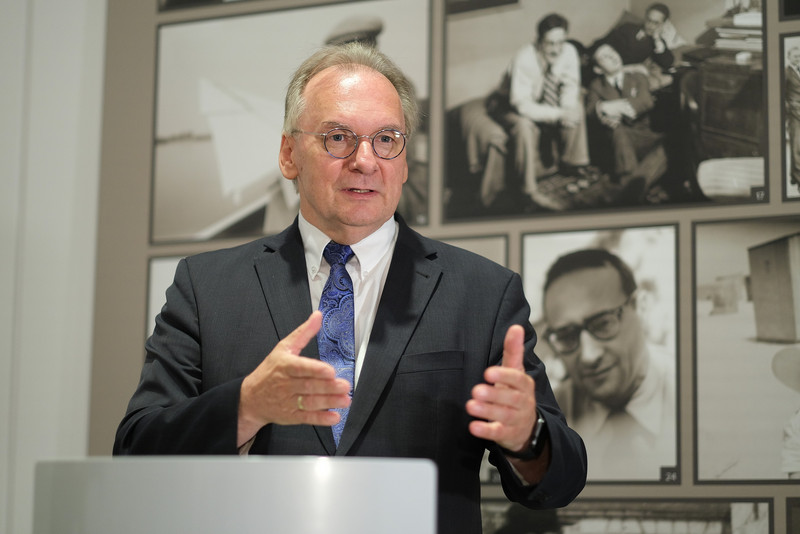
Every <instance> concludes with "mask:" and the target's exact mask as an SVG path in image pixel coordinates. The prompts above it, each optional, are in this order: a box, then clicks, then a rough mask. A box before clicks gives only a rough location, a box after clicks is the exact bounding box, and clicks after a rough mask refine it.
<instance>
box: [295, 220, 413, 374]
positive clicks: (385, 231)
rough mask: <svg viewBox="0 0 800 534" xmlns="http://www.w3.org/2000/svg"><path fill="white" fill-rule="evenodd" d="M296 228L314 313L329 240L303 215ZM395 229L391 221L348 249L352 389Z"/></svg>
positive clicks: (325, 273) (386, 270) (325, 270)
mask: <svg viewBox="0 0 800 534" xmlns="http://www.w3.org/2000/svg"><path fill="white" fill-rule="evenodd" d="M299 227H300V235H301V236H302V238H303V248H304V249H305V255H306V267H307V269H308V287H309V289H310V292H311V306H312V307H313V309H315V310H316V309H318V308H319V300H320V297H321V295H322V290H323V289H324V287H325V282H327V281H328V275H329V274H330V265H328V262H327V261H325V258H323V257H322V251H323V250H325V246H326V245H327V244H328V242H329V241H330V240H331V239H330V238H329V237H328V236H326V235H325V234H324V233H323V232H322V231H321V230H320V229H318V228H316V227H315V226H313V225H312V224H311V223H309V222H308V221H307V220H306V219H305V218H304V217H303V214H302V213H301V214H300V216H299ZM398 228H399V225H398V223H397V222H396V221H395V220H394V218H391V219H389V220H388V221H386V222H385V223H384V224H383V226H381V227H380V228H378V230H376V231H375V232H373V233H372V234H370V235H368V236H367V237H365V238H364V239H362V240H361V241H359V242H358V243H355V244H353V245H350V248H351V249H352V250H353V253H354V257H353V258H352V259H351V260H350V261H348V262H347V265H345V268H346V269H347V273H348V274H349V275H350V278H351V279H352V280H353V297H354V310H355V311H354V313H355V325H354V326H355V341H356V368H355V375H354V381H355V384H354V386H355V385H357V384H358V376H359V374H360V373H361V367H362V366H363V364H364V355H365V354H366V352H367V345H368V344H369V335H370V332H371V331H372V324H373V322H374V321H375V314H376V313H377V311H378V303H379V302H380V298H381V294H382V293H383V285H384V284H385V283H386V275H387V274H388V273H389V264H390V263H391V261H392V255H393V253H394V245H395V243H396V242H397V232H398Z"/></svg>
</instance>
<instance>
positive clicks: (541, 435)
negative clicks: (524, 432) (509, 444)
mask: <svg viewBox="0 0 800 534" xmlns="http://www.w3.org/2000/svg"><path fill="white" fill-rule="evenodd" d="M532 435H533V437H532V438H531V442H530V443H529V444H528V446H527V447H525V448H524V449H522V450H521V451H510V450H508V449H506V448H504V447H501V449H502V450H503V454H505V455H506V456H510V457H511V458H517V459H518V460H535V459H537V458H538V457H539V456H541V455H542V451H543V450H544V444H545V442H546V441H547V422H546V421H545V420H544V417H542V414H541V412H539V410H538V408H537V410H536V424H534V425H533V434H532Z"/></svg>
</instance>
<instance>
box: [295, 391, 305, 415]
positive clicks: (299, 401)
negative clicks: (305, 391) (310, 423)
mask: <svg viewBox="0 0 800 534" xmlns="http://www.w3.org/2000/svg"><path fill="white" fill-rule="evenodd" d="M297 409H298V410H300V411H301V412H302V411H304V410H305V408H303V396H302V395H298V396H297Z"/></svg>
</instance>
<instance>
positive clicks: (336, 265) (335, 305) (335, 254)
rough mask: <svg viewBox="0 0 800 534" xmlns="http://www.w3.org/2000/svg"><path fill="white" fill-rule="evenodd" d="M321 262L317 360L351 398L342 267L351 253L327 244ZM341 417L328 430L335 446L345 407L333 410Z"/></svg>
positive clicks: (348, 299) (349, 311)
mask: <svg viewBox="0 0 800 534" xmlns="http://www.w3.org/2000/svg"><path fill="white" fill-rule="evenodd" d="M322 255H323V257H324V258H325V261H327V262H328V264H329V265H330V266H331V273H330V275H329V276H328V281H327V282H326V283H325V287H324V288H323V290H322V297H321V298H320V301H319V309H320V311H321V312H322V328H320V331H319V333H318V334H317V343H318V344H319V357H320V359H321V360H322V361H323V362H327V363H329V364H331V365H332V366H333V368H334V369H336V377H337V378H344V379H346V380H347V381H348V382H350V397H351V398H352V396H353V384H354V372H355V363H356V355H355V328H354V322H355V317H354V308H353V281H352V280H351V279H350V275H349V274H348V273H347V269H346V268H345V264H346V263H347V261H348V260H349V259H350V258H352V257H353V251H352V250H351V249H350V247H349V246H347V245H340V244H339V243H335V242H333V241H331V242H330V243H328V244H327V245H326V246H325V250H324V251H323V253H322ZM336 411H337V412H339V415H341V419H340V420H339V422H338V423H337V424H336V425H334V426H333V427H332V429H333V439H334V441H335V442H336V446H337V447H338V446H339V437H340V436H341V435H342V429H343V428H344V424H345V421H346V420H347V412H348V409H347V408H337V409H336Z"/></svg>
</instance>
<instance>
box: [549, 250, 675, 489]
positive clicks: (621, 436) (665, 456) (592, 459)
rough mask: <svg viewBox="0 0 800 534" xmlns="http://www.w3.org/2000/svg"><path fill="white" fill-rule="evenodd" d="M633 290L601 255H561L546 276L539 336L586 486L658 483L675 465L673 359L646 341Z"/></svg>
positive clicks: (619, 266)
mask: <svg viewBox="0 0 800 534" xmlns="http://www.w3.org/2000/svg"><path fill="white" fill-rule="evenodd" d="M636 289H637V284H636V280H635V279H634V275H633V272H632V271H631V269H630V267H629V266H628V265H626V264H625V262H624V261H622V260H621V259H620V258H619V257H618V256H616V255H614V254H612V253H611V252H608V251H607V250H604V249H584V250H578V251H575V252H571V253H568V254H565V255H563V256H561V257H560V258H558V259H557V260H556V261H555V262H554V263H553V264H552V265H551V266H550V268H549V270H548V272H547V275H546V277H545V283H544V299H543V306H544V314H545V319H546V321H547V324H548V328H547V330H546V331H545V334H544V336H543V337H544V338H545V339H546V340H547V342H548V343H549V344H550V346H551V347H552V348H553V351H554V352H555V353H556V354H557V355H558V356H559V358H560V360H561V361H562V362H563V364H564V367H565V369H566V379H565V380H564V381H563V382H562V383H561V384H560V385H559V386H558V387H557V391H556V395H557V398H558V401H559V405H560V406H561V408H562V409H563V410H564V413H565V414H566V415H567V421H568V422H569V424H570V425H572V426H573V427H574V428H575V429H576V430H577V431H578V432H579V433H580V435H581V436H582V437H583V439H584V440H585V443H586V450H587V455H588V457H589V475H588V476H589V479H590V480H637V479H645V480H654V479H655V480H659V479H661V478H662V473H661V468H666V469H670V468H674V467H675V464H676V459H677V458H676V454H677V452H676V451H677V443H676V431H675V428H676V417H675V413H676V412H675V408H676V406H675V402H676V400H675V358H674V355H672V354H669V353H668V352H667V351H665V350H664V349H663V348H661V347H659V346H656V345H652V344H649V343H648V342H647V340H646V334H645V329H644V327H643V324H642V320H641V318H640V316H639V315H638V313H637V310H636Z"/></svg>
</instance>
